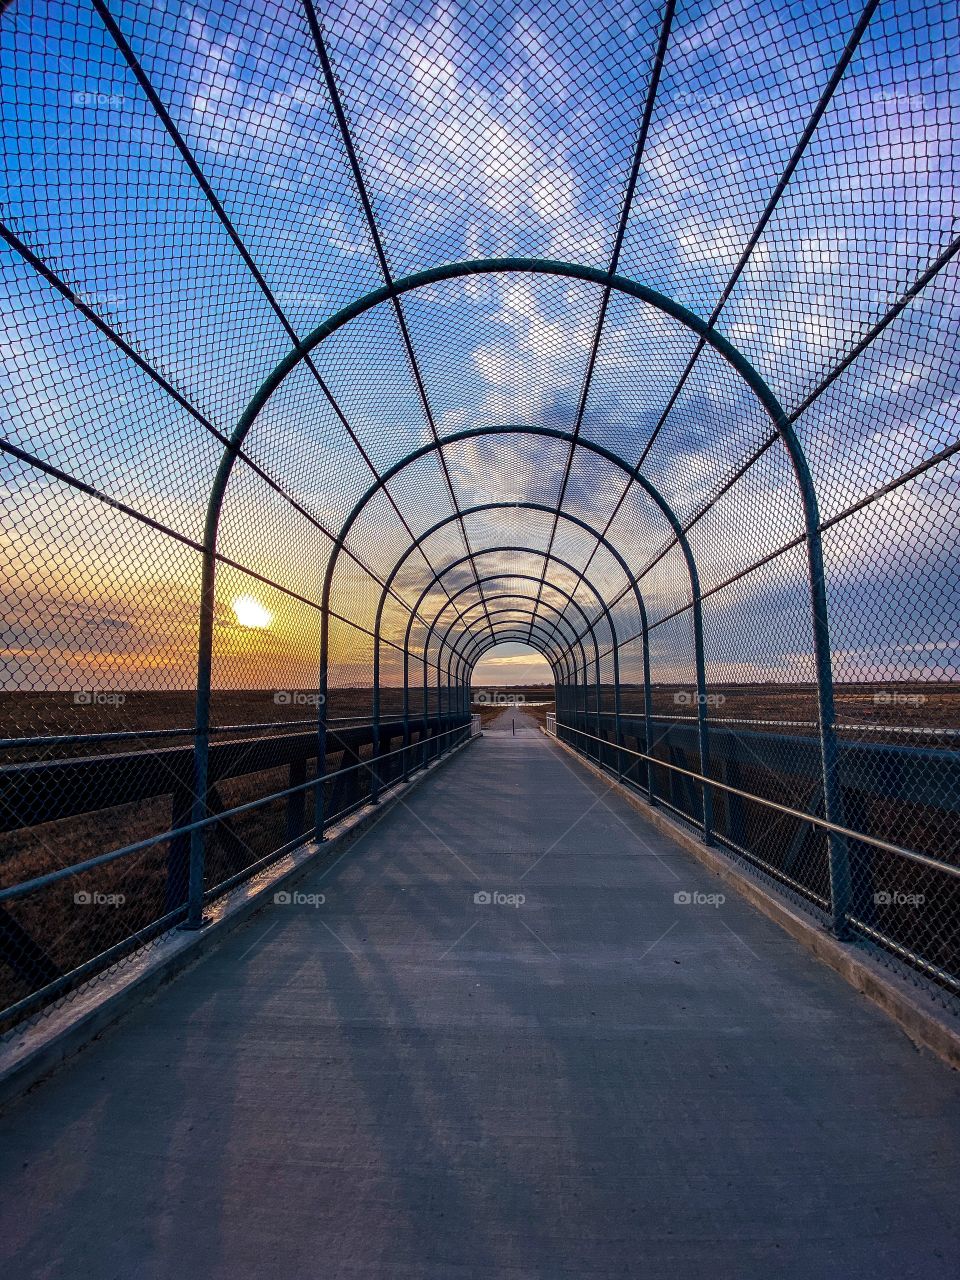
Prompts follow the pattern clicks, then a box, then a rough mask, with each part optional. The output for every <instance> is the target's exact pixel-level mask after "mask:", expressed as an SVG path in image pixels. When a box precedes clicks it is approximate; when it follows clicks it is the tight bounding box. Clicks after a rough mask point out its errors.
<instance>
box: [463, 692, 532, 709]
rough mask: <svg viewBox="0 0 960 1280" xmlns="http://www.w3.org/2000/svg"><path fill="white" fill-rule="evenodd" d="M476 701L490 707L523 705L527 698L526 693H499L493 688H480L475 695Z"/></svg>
mask: <svg viewBox="0 0 960 1280" xmlns="http://www.w3.org/2000/svg"><path fill="white" fill-rule="evenodd" d="M473 700H474V702H479V703H482V704H483V705H484V706H488V707H522V706H523V705H524V703H525V702H526V700H527V695H526V694H525V693H498V692H496V691H495V690H492V689H480V690H478V692H477V693H475V694H474V695H473Z"/></svg>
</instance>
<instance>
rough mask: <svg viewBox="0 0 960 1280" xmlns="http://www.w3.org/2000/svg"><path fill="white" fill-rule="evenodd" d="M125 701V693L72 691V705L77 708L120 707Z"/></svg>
mask: <svg viewBox="0 0 960 1280" xmlns="http://www.w3.org/2000/svg"><path fill="white" fill-rule="evenodd" d="M126 700H127V695H126V694H125V693H107V692H106V691H105V690H97V689H74V691H73V703H74V706H77V707H122V706H123V704H124V703H125V702H126Z"/></svg>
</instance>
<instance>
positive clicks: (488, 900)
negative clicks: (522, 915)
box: [473, 889, 527, 907]
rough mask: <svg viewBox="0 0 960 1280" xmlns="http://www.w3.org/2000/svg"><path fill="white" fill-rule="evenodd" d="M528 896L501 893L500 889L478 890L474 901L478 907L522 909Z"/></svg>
mask: <svg viewBox="0 0 960 1280" xmlns="http://www.w3.org/2000/svg"><path fill="white" fill-rule="evenodd" d="M526 900H527V898H526V894H523V893H501V892H500V890H499V889H478V890H477V892H476V893H475V894H474V895H473V901H474V902H475V903H476V905H477V906H478V907H522V906H523V904H524V903H525V902H526Z"/></svg>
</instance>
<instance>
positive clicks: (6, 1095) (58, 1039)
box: [0, 738, 476, 1107]
mask: <svg viewBox="0 0 960 1280" xmlns="http://www.w3.org/2000/svg"><path fill="white" fill-rule="evenodd" d="M475 741H476V738H467V740H466V742H463V743H461V744H460V746H458V747H455V748H454V749H453V750H452V751H451V752H450V754H449V755H447V756H444V757H443V759H442V760H438V761H436V762H435V763H433V764H431V765H429V766H428V767H427V768H426V769H425V770H423V771H422V772H420V773H418V774H416V775H415V776H414V777H413V778H411V779H410V780H409V781H408V782H405V783H402V782H401V783H398V784H395V785H394V786H393V787H391V788H390V789H389V790H385V791H383V792H382V793H381V798H380V803H379V804H378V805H376V806H371V805H366V806H364V808H363V809H360V810H358V811H357V812H356V813H353V814H351V815H349V816H348V817H346V818H344V819H343V821H342V822H339V823H336V824H334V825H333V826H332V827H330V828H329V830H328V834H327V838H326V839H325V840H324V842H323V843H322V844H317V843H316V841H311V842H309V843H306V844H303V845H301V846H300V847H299V848H297V849H294V850H292V851H291V852H290V853H287V854H284V855H283V857H281V858H278V859H277V861H276V862H275V863H273V864H272V865H271V866H270V867H268V868H266V869H265V870H264V871H261V872H260V873H259V874H257V875H255V876H254V877H253V878H252V879H251V880H250V881H249V882H245V883H243V884H240V885H237V886H236V888H234V889H231V890H230V891H229V892H228V893H225V894H224V895H223V897H222V898H218V899H217V900H216V901H215V902H212V903H210V904H209V905H208V907H207V908H206V914H207V915H208V916H209V917H210V924H208V925H207V926H206V928H204V929H201V930H200V931H199V932H197V933H186V932H180V931H177V930H176V929H174V930H171V931H170V932H168V933H166V934H163V935H161V936H160V938H159V940H158V941H156V942H153V943H151V944H149V945H148V946H146V947H143V948H141V949H140V950H139V951H135V952H133V953H132V955H131V956H129V957H127V959H126V960H124V961H123V962H122V965H121V967H119V968H118V969H116V970H115V971H114V972H113V973H110V972H109V971H107V973H106V974H101V975H99V976H98V977H95V978H93V979H91V980H90V981H89V982H87V983H85V984H84V985H83V986H81V987H78V988H77V990H76V991H75V992H73V994H72V997H71V998H70V999H68V1000H67V1001H66V1002H65V1003H63V1004H62V1005H60V1006H59V1007H55V1008H53V1009H52V1010H51V1011H50V1013H49V1014H47V1015H46V1016H45V1017H43V1018H42V1019H41V1020H40V1022H39V1023H37V1024H36V1025H35V1026H30V1027H28V1028H27V1030H26V1031H25V1032H24V1034H23V1035H22V1036H20V1037H17V1035H16V1032H15V1031H14V1032H13V1033H11V1036H12V1038H11V1040H10V1042H9V1043H8V1044H7V1045H6V1046H4V1047H3V1048H2V1049H0V1107H2V1106H6V1105H7V1104H8V1103H10V1102H12V1101H13V1100H14V1099H15V1098H17V1097H19V1096H20V1095H21V1094H23V1093H25V1092H26V1091H27V1090H28V1089H30V1088H32V1087H33V1086H34V1085H36V1084H38V1083H40V1082H41V1081H42V1080H43V1079H44V1078H45V1077H46V1076H48V1075H50V1073H51V1072H53V1071H55V1070H56V1069H57V1067H59V1066H60V1065H61V1064H62V1063H63V1062H64V1061H65V1060H66V1059H67V1058H70V1057H72V1056H73V1054H75V1053H78V1052H79V1051H80V1050H81V1049H83V1048H84V1047H85V1046H86V1045H87V1044H89V1043H90V1041H91V1040H93V1039H95V1038H96V1037H98V1036H99V1035H101V1034H102V1033H103V1032H104V1031H105V1030H106V1029H107V1028H108V1027H110V1026H111V1025H112V1024H113V1023H115V1022H117V1021H118V1020H119V1019H121V1018H123V1016H124V1015H125V1014H127V1013H129V1012H130V1011H131V1010H132V1009H133V1008H135V1007H136V1006H137V1005H138V1004H139V1003H140V1001H141V1000H143V999H145V998H146V997H147V996H149V995H152V994H153V993H154V992H155V991H157V990H158V989H159V988H160V987H162V986H164V985H165V984H166V983H167V982H170V981H172V980H173V979H174V978H175V977H176V976H177V975H178V974H179V973H181V972H182V971H183V970H184V969H186V968H187V967H188V966H191V965H193V964H194V963H196V962H197V961H198V960H200V959H201V958H202V957H203V956H204V955H205V954H206V953H207V952H208V951H211V950H213V948H214V947H217V946H219V944H220V943H221V942H223V941H224V940H225V939H226V938H227V936H228V935H229V934H230V933H231V932H232V931H233V930H234V929H235V928H237V926H238V925H240V924H243V923H244V922H245V921H246V920H247V919H249V917H250V916H252V915H254V914H255V913H256V912H257V911H259V910H261V908H263V907H264V906H266V905H267V903H268V902H269V901H271V900H272V897H273V894H274V893H276V892H277V890H278V889H280V888H284V887H287V886H289V885H292V884H294V883H295V882H296V881H297V880H298V879H299V878H300V876H301V875H303V874H305V873H306V872H307V871H311V870H313V869H314V868H315V867H317V866H318V865H321V864H322V863H323V862H325V861H327V860H332V859H336V858H338V857H342V856H343V854H344V853H345V852H346V851H347V849H348V848H349V847H350V845H352V844H353V843H355V841H356V840H358V839H359V838H360V836H362V835H364V834H365V833H366V832H367V831H369V830H370V828H371V827H373V826H375V825H376V824H377V823H378V822H379V821H380V819H381V818H382V817H384V816H385V815H386V814H387V813H389V811H390V810H391V809H392V808H393V807H394V806H395V805H397V804H399V803H400V802H401V801H402V800H403V799H405V797H406V796H407V795H409V793H410V792H411V791H412V790H413V789H414V788H415V787H418V786H419V785H420V783H421V782H424V781H426V779H428V778H432V777H433V776H434V774H435V773H436V772H437V770H438V769H442V768H444V766H446V765H447V764H448V763H449V762H450V761H451V760H453V759H455V758H456V757H457V756H458V755H459V754H460V752H461V751H464V750H466V748H467V747H469V746H470V745H471V743H473V742H475Z"/></svg>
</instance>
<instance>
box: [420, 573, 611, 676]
mask: <svg viewBox="0 0 960 1280" xmlns="http://www.w3.org/2000/svg"><path fill="white" fill-rule="evenodd" d="M504 577H509V578H516V579H518V580H519V581H521V582H535V581H537V579H535V578H534V577H533V576H532V575H531V574H529V573H522V574H517V573H503V574H500V573H498V574H490V575H488V576H486V577H484V579H483V581H484V582H492V581H494V580H495V579H496V578H504ZM551 585H552V584H551ZM553 589H554V590H556V591H558V592H560V594H561V595H563V596H564V597H565V598H566V600H567V603H568V604H572V605H573V607H574V608H575V609H577V610H578V611H579V612H580V613H581V614H582V615H583V616H584V617H586V614H585V612H584V610H583V608H582V606H581V605H579V604H578V603H577V601H576V600H575V599H574V598H573V596H572V595H571V594H570V593H569V592H566V591H563V590H562V588H560V587H554V588H553ZM458 594H463V593H462V592H461V593H458ZM489 599H491V600H499V599H511V600H515V601H516V602H517V606H518V607H519V605H520V603H521V602H524V603H527V604H531V603H533V601H532V600H531V598H530V597H529V596H513V595H510V594H509V593H508V592H503V593H502V594H501V595H498V596H490V597H489ZM476 607H477V605H476V603H474V604H472V605H470V606H468V608H467V609H465V610H464V613H469V612H470V611H471V610H472V609H475V608H476ZM547 607H548V608H550V609H551V610H552V611H553V612H554V613H556V614H557V615H558V618H559V619H560V620H561V621H566V617H565V615H564V613H563V612H562V611H561V610H560V609H558V608H557V606H556V605H554V604H552V603H549V604H548V605H547ZM444 612H446V611H445V610H444V609H441V610H440V613H438V614H437V617H436V618H435V619H434V621H433V623H432V624H431V628H430V630H431V632H432V631H433V627H435V626H436V624H437V622H439V620H440V615H441V614H442V613H444ZM501 612H504V613H505V612H509V610H506V609H504V610H501ZM521 612H524V611H523V610H521ZM531 616H535V611H534V613H532V614H531ZM459 620H460V619H457V618H454V619H453V620H452V621H451V622H450V624H449V626H448V627H447V629H446V631H445V632H444V633H443V635H442V636H441V637H440V640H439V642H438V646H437V659H436V665H437V683H438V686H439V680H440V661H441V657H442V654H443V652H444V649H445V648H448V649H449V654H450V659H449V660H448V663H447V671H448V675H449V671H450V663H451V662H452V660H453V659H454V658H457V659H462V658H463V657H464V652H463V650H461V649H460V648H459V647H458V645H459V641H461V640H463V639H467V640H469V641H470V642H471V643H473V642H475V640H476V632H475V630H473V629H472V628H471V629H469V630H468V631H467V632H466V633H465V635H464V636H460V637H458V639H457V641H455V642H453V643H451V644H450V645H449V646H448V645H447V636H448V635H449V634H450V631H451V629H452V628H453V627H455V626H456V625H457V622H458V621H459ZM568 625H571V630H572V629H573V628H572V624H568ZM553 634H554V635H556V636H557V638H558V639H559V640H560V641H561V642H562V643H563V644H565V645H566V649H565V650H561V652H566V653H570V652H571V651H572V649H573V646H574V645H576V644H579V645H580V651H581V653H584V650H583V643H582V640H581V639H580V638H579V637H578V636H577V635H576V634H574V636H573V637H572V639H570V640H568V639H567V637H566V636H563V635H562V633H561V632H559V630H558V629H557V625H556V624H555V626H554V629H553ZM614 634H615V633H614ZM591 638H592V639H593V641H594V650H595V653H596V667H597V671H598V672H599V667H600V647H599V645H598V644H597V642H596V636H595V635H594V634H593V633H592V632H591ZM428 648H429V636H428V637H427V642H426V645H425V648H424V663H425V664H426V663H427V662H428V656H427V649H428ZM584 662H586V654H585V653H584Z"/></svg>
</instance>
